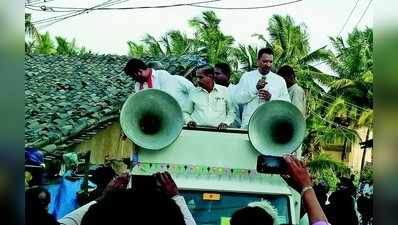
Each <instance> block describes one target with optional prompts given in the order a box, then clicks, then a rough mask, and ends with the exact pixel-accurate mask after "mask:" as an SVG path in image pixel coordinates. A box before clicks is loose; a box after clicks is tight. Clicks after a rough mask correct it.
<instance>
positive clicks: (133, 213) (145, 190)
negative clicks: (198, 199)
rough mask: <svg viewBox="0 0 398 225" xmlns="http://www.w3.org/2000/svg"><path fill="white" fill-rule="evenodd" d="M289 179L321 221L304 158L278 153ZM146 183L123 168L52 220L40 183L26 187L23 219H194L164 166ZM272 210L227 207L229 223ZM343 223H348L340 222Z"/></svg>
mask: <svg viewBox="0 0 398 225" xmlns="http://www.w3.org/2000/svg"><path fill="white" fill-rule="evenodd" d="M284 159H285V161H286V164H287V168H288V172H289V177H285V179H289V182H288V183H289V184H292V187H293V188H294V189H296V191H298V192H299V193H300V194H301V196H302V201H303V203H304V207H305V210H306V212H307V215H308V219H309V221H310V224H312V225H326V224H328V219H327V217H326V215H325V213H324V211H323V209H322V206H321V204H320V203H319V202H318V200H317V197H316V192H315V189H314V188H313V183H312V180H311V178H310V175H309V173H308V170H307V168H306V167H305V164H304V163H303V162H302V161H300V160H298V159H297V158H295V157H294V156H285V157H284ZM153 180H154V181H155V182H154V183H153V184H152V185H148V183H147V185H145V187H143V186H140V185H138V184H136V183H135V180H134V179H130V175H128V174H124V175H121V176H119V177H117V178H115V179H113V180H112V181H111V182H110V183H109V184H108V185H107V187H106V188H105V189H104V191H103V193H102V195H101V196H100V197H99V198H97V199H96V200H94V201H92V202H90V203H88V204H86V205H84V206H82V207H80V208H78V209H77V210H75V211H73V212H71V213H69V214H68V215H66V216H65V217H64V218H61V219H60V220H58V221H56V220H55V218H54V217H53V216H52V215H50V214H49V213H48V212H47V206H48V204H49V202H50V195H49V193H48V192H47V191H46V190H45V189H44V188H40V187H36V188H30V189H28V190H27V191H26V194H25V198H26V204H27V205H26V224H44V225H46V224H65V225H79V224H81V225H91V224H170V225H173V224H174V225H180V224H181V225H184V224H185V225H195V224H196V222H195V220H194V218H193V216H192V214H191V212H190V211H189V209H188V207H187V204H186V202H185V199H184V197H183V196H181V195H180V194H179V191H178V188H177V185H176V184H175V182H174V181H173V179H172V177H171V175H170V174H169V173H168V172H163V173H156V174H154V175H153ZM276 220H277V216H275V215H273V214H272V213H270V212H269V211H268V210H265V209H264V207H262V206H261V204H258V203H251V204H249V205H248V206H247V207H244V208H242V209H239V210H237V211H236V212H234V213H233V215H232V217H231V220H230V224H231V225H246V224H252V225H256V224H261V225H274V224H277V221H276ZM345 224H348V223H345Z"/></svg>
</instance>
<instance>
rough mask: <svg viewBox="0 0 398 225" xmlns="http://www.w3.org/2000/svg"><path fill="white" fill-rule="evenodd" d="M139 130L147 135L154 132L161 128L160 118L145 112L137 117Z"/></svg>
mask: <svg viewBox="0 0 398 225" xmlns="http://www.w3.org/2000/svg"><path fill="white" fill-rule="evenodd" d="M138 124H139V127H140V130H141V131H142V132H143V133H144V134H147V135H151V134H156V133H157V132H159V130H161V127H162V120H161V118H160V117H159V116H157V115H154V114H151V113H147V114H144V115H143V116H142V117H141V118H140V119H139V122H138Z"/></svg>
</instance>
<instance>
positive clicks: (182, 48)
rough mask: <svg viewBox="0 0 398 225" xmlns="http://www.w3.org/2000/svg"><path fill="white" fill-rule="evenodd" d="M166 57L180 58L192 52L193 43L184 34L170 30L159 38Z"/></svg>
mask: <svg viewBox="0 0 398 225" xmlns="http://www.w3.org/2000/svg"><path fill="white" fill-rule="evenodd" d="M160 42H161V43H162V45H163V47H164V48H165V51H166V55H174V56H181V55H184V54H186V53H189V52H192V51H193V41H192V39H190V38H188V36H187V35H186V34H185V33H182V32H181V31H178V30H171V31H169V32H167V33H166V34H165V35H164V36H162V37H161V40H160Z"/></svg>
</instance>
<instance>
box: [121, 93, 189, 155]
mask: <svg viewBox="0 0 398 225" xmlns="http://www.w3.org/2000/svg"><path fill="white" fill-rule="evenodd" d="M120 124H121V126H122V129H123V132H124V133H125V134H126V136H127V137H128V138H129V139H130V140H131V141H133V142H134V143H135V144H137V145H138V146H140V147H142V148H146V149H151V150H158V149H162V148H164V147H166V146H168V145H170V144H171V143H173V142H174V141H175V140H176V139H177V137H178V136H179V135H180V133H181V130H182V127H183V125H184V119H183V116H182V110H181V107H180V105H179V104H178V102H177V100H175V99H174V98H173V97H172V96H171V95H169V94H167V93H166V92H164V91H161V90H157V89H147V90H144V91H141V92H138V93H135V94H134V95H131V96H130V97H129V98H128V99H127V100H126V102H125V103H124V105H123V107H122V111H121V113H120Z"/></svg>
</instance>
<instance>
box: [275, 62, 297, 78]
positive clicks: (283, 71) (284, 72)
mask: <svg viewBox="0 0 398 225" xmlns="http://www.w3.org/2000/svg"><path fill="white" fill-rule="evenodd" d="M277 74H278V75H279V76H281V77H284V78H285V77H289V76H293V77H296V74H295V73H294V70H293V68H292V67H291V66H288V65H283V66H282V67H281V68H279V70H278V72H277Z"/></svg>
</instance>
